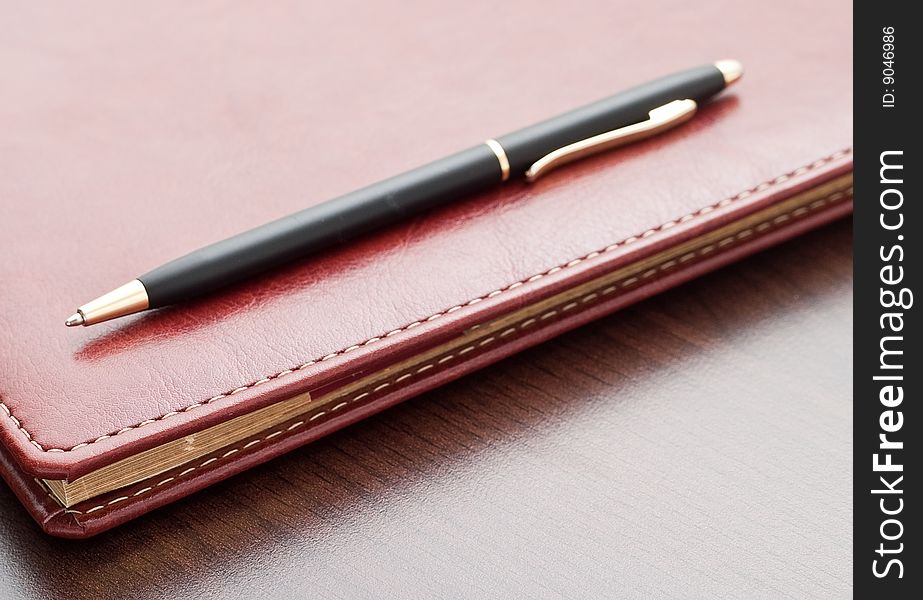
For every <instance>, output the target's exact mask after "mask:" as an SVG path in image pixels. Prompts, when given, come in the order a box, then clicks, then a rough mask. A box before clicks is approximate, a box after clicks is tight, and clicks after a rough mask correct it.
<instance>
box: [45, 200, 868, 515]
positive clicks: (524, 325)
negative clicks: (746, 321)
mask: <svg viewBox="0 0 923 600" xmlns="http://www.w3.org/2000/svg"><path fill="white" fill-rule="evenodd" d="M851 195H852V194H851V192H847V191H840V192H834V193H832V194H830V195H828V196H826V197H824V198H821V199H819V200H815V201H814V202H812V203H811V204H809V205H808V206H801V207H799V208H796V209H794V210H791V211H789V212H787V213H784V214H781V215H779V216H776V217H774V218H772V219H768V220H766V221H763V222H761V223H758V224H757V225H754V226H753V227H749V228H747V229H744V230H742V231H739V232H737V233H735V234H733V235H730V236H727V237H725V238H723V239H721V240H718V241H716V242H714V243H711V244H708V245H707V246H703V247H701V248H697V249H695V250H692V251H690V252H687V253H686V254H683V255H682V256H680V257H678V258H674V259H670V260H667V261H664V262H663V263H661V264H659V265H657V266H655V267H652V268H650V269H648V270H647V271H645V272H644V273H641V274H638V275H633V276H631V277H627V278H625V279H622V280H619V281H616V282H614V283H612V284H610V285H608V286H607V287H605V288H603V289H602V290H598V291H592V292H590V293H589V294H586V295H584V296H582V297H581V298H579V299H577V300H573V301H571V302H569V303H567V304H565V305H564V306H561V307H560V308H553V309H551V310H549V311H547V312H545V313H543V314H542V315H540V316H537V317H530V318H528V319H525V320H523V321H521V322H519V323H516V324H515V325H512V326H511V327H509V328H507V329H505V330H504V331H502V332H501V333H498V334H496V335H492V336H490V337H487V338H484V339H482V340H478V341H477V342H474V343H472V344H470V345H468V346H465V347H464V348H462V349H461V350H457V351H455V352H452V353H450V354H446V355H445V356H442V357H441V358H438V359H436V360H433V361H432V362H429V363H427V364H425V365H423V366H420V367H415V368H413V369H412V370H410V371H408V372H405V373H403V374H401V375H398V376H397V377H395V378H394V379H392V380H390V381H387V382H385V383H381V384H377V385H375V386H374V387H371V386H370V387H368V388H366V389H365V390H363V391H361V392H359V393H358V394H356V395H355V396H353V397H352V398H350V399H349V400H345V401H343V402H340V403H338V404H336V405H335V406H333V407H331V408H329V409H324V410H320V411H318V412H316V413H313V414H312V415H311V416H310V417H308V416H307V415H306V416H305V418H303V419H301V420H299V421H296V422H294V423H292V424H290V425H288V426H287V427H284V428H281V429H278V430H276V431H273V432H272V433H270V434H268V435H266V436H263V437H261V438H258V439H253V440H250V441H249V442H247V443H245V444H243V445H241V446H238V447H237V448H233V449H231V450H228V451H227V452H224V453H223V454H221V455H220V456H213V457H211V458H209V459H207V460H205V461H203V462H202V463H200V464H199V465H196V466H192V467H188V468H186V469H184V470H183V471H181V472H180V473H178V474H176V475H172V476H170V477H166V478H164V479H163V480H161V481H159V482H157V483H155V484H152V485H147V486H144V487H142V488H140V489H138V490H136V491H134V492H131V493H128V492H126V493H125V494H123V495H121V496H118V497H116V498H113V499H112V500H109V501H108V502H105V503H103V504H98V505H96V506H93V507H92V508H89V509H87V510H77V509H65V512H67V513H69V514H73V515H89V514H92V513H95V512H97V511H100V510H102V509H104V508H107V507H110V506H113V505H115V504H119V503H121V502H124V501H126V500H130V499H131V498H135V497H137V496H141V495H144V494H146V493H148V492H150V491H152V490H154V489H156V488H158V487H160V486H163V485H166V484H168V483H170V482H172V481H176V480H177V479H180V478H181V477H185V476H186V475H188V474H190V473H192V472H193V471H196V470H197V469H201V468H204V467H207V466H208V465H211V464H214V463H216V462H218V461H220V460H222V459H225V458H228V457H229V456H232V455H234V454H237V453H238V452H241V451H244V450H249V449H250V448H252V447H253V446H256V445H258V444H261V443H263V442H267V441H269V440H271V439H274V438H276V437H278V436H280V435H284V434H286V433H289V432H292V431H294V430H296V429H299V428H301V427H303V426H304V425H306V424H310V423H311V422H313V421H316V420H317V419H319V418H321V417H323V416H325V415H328V414H332V413H335V412H336V411H338V410H340V409H341V408H343V407H345V406H347V405H349V404H353V403H355V402H359V401H360V400H364V399H366V398H368V397H369V396H371V395H372V394H374V393H376V392H379V391H381V390H384V389H386V388H388V387H391V386H392V385H395V384H398V383H403V382H404V381H407V380H408V379H411V378H413V377H415V376H416V375H420V374H422V373H425V372H426V371H429V370H430V369H433V368H435V367H437V366H440V365H443V364H446V363H449V362H451V361H453V360H455V359H456V358H459V357H461V356H463V355H465V354H467V353H469V352H471V351H473V350H476V349H478V348H482V347H484V346H488V345H490V344H492V343H493V342H495V341H497V340H499V339H503V338H506V337H507V336H510V335H513V334H515V333H517V332H519V331H523V330H526V329H528V328H530V327H531V326H532V325H534V324H535V323H537V322H540V321H546V320H548V319H550V318H553V317H555V316H557V315H559V314H564V313H567V312H569V311H571V310H573V309H574V308H577V307H578V306H579V305H581V304H587V303H589V302H592V301H594V300H597V299H600V298H603V297H605V296H608V295H609V294H612V293H614V292H615V291H616V290H618V289H619V288H622V289H626V288H631V287H633V286H634V285H635V284H637V283H640V282H642V281H644V280H646V279H650V278H652V277H653V276H654V275H657V274H659V273H661V272H667V271H670V270H671V269H673V268H674V267H676V266H677V265H680V264H683V263H686V262H688V261H690V260H692V259H694V258H697V257H706V256H708V255H709V254H711V253H712V252H714V251H715V250H717V249H719V248H721V249H726V248H728V247H730V246H731V245H733V244H734V243H735V242H741V241H743V240H745V239H747V238H749V237H750V236H752V235H754V234H755V233H763V232H765V231H766V230H767V229H769V228H771V227H773V226H774V225H781V224H782V223H784V222H786V221H788V220H790V219H792V218H798V217H801V216H804V215H805V214H807V213H808V212H811V211H814V210H817V209H818V208H821V207H822V206H824V205H826V204H831V203H833V202H836V201H837V200H840V199H842V198H844V197H847V196H851ZM49 495H50V494H49ZM52 498H53V496H52ZM56 501H57V500H56Z"/></svg>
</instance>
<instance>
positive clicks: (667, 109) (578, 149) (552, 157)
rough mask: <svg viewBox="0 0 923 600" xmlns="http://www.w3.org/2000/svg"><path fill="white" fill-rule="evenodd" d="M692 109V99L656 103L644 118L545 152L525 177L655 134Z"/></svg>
mask: <svg viewBox="0 0 923 600" xmlns="http://www.w3.org/2000/svg"><path fill="white" fill-rule="evenodd" d="M695 110H696V103H695V100H674V101H673V102H670V103H669V104H664V105H663V106H658V107H657V108H655V109H654V110H652V111H650V112H649V113H648V119H647V120H646V121H641V122H640V123H635V124H633V125H628V126H625V127H621V128H619V129H614V130H612V131H607V132H606V133H601V134H599V135H594V136H593V137H591V138H587V139H585V140H580V141H579V142H574V143H573V144H568V145H567V146H564V147H563V148H558V149H557V150H555V151H554V152H550V153H548V154H546V155H545V156H543V157H542V158H540V159H538V160H537V161H535V163H534V164H533V165H532V166H531V167H529V170H528V171H526V180H527V181H529V182H532V181H535V180H536V179H538V178H539V177H540V176H541V175H544V174H545V173H547V172H549V171H551V170H553V169H555V168H556V167H560V166H561V165H565V164H567V163H569V162H573V161H575V160H577V159H578V158H583V157H584V156H589V155H591V154H596V153H597V152H602V151H603V150H608V149H609V148H615V147H618V146H624V145H625V144H630V143H632V142H636V141H638V140H643V139H645V138H648V137H651V136H652V135H657V134H658V133H660V132H662V131H666V130H667V129H670V128H673V127H676V126H677V125H680V124H682V123H685V122H686V121H688V120H689V119H691V118H692V116H693V115H694V114H695Z"/></svg>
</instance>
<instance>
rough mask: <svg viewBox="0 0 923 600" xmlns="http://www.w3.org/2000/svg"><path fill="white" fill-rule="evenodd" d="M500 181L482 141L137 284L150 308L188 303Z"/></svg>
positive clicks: (197, 255)
mask: <svg viewBox="0 0 923 600" xmlns="http://www.w3.org/2000/svg"><path fill="white" fill-rule="evenodd" d="M501 180H502V172H501V169H500V164H499V162H498V161H497V156H496V155H495V154H494V153H493V152H492V151H491V150H490V148H489V147H488V146H486V145H484V144H481V145H479V146H475V147H474V148H470V149H468V150H464V151H462V152H459V153H457V154H453V155H451V156H448V157H446V158H443V159H441V160H437V161H435V162H432V163H429V164H427V165H424V166H422V167H419V168H416V169H413V170H412V171H408V172H406V173H403V174H401V175H397V176H395V177H391V178H390V179H386V180H384V181H381V182H379V183H375V184H373V185H370V186H368V187H365V188H362V189H360V190H357V191H355V192H351V193H349V194H346V195H345V196H340V197H338V198H334V199H332V200H328V201H326V202H323V203H321V204H317V205H315V206H312V207H310V208H306V209H304V210H302V211H299V212H297V213H294V214H292V215H289V216H287V217H283V218H281V219H278V220H276V221H272V222H270V223H266V224H265V225H261V226H259V227H257V228H255V229H251V230H249V231H245V232H243V233H240V234H238V235H235V236H233V237H231V238H228V239H225V240H222V241H220V242H216V243H214V244H211V245H210V246H206V247H204V248H201V249H199V250H196V251H194V252H192V253H190V254H187V255H185V256H182V257H180V258H177V259H176V260H173V261H171V262H169V263H166V264H164V265H162V266H160V267H158V268H156V269H154V270H153V271H151V272H149V273H147V274H145V275H142V276H141V277H139V278H138V279H139V280H140V281H141V283H143V284H144V287H145V289H146V290H147V295H148V301H149V305H150V308H157V307H160V306H166V305H168V304H174V303H177V302H182V301H186V300H189V299H191V298H194V297H196V296H200V295H202V294H207V293H210V292H212V291H214V290H217V289H219V288H221V287H224V286H227V285H230V284H233V283H236V282H238V281H241V280H243V279H246V278H248V277H252V276H254V275H256V274H258V273H261V272H263V271H266V270H268V269H271V268H274V267H276V266H279V265H281V264H284V263H287V262H291V261H293V260H295V259H298V258H301V257H304V256H305V255H308V254H311V253H313V252H317V251H320V250H323V249H326V248H329V247H331V246H335V245H337V244H339V243H342V242H345V241H347V240H349V239H351V238H354V237H356V236H360V235H362V234H364V233H368V232H369V231H372V230H374V229H377V228H380V227H385V226H387V225H390V224H392V223H395V222H398V221H401V220H404V219H406V218H408V217H410V216H412V215H415V214H417V213H420V212H424V211H427V210H430V209H433V208H436V207H438V206H441V205H443V204H446V203H448V202H451V201H452V200H455V199H457V198H459V197H461V196H465V195H469V194H474V193H477V192H479V191H483V190H484V189H487V188H489V187H492V186H494V185H496V184H498V183H500V182H501Z"/></svg>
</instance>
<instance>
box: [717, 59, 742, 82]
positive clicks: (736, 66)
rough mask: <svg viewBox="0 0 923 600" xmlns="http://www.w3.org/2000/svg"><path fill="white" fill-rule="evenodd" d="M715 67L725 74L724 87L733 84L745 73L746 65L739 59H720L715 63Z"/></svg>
mask: <svg viewBox="0 0 923 600" xmlns="http://www.w3.org/2000/svg"><path fill="white" fill-rule="evenodd" d="M715 67H716V68H717V69H718V70H719V71H721V74H722V75H724V87H727V86H729V85H731V84H732V83H734V82H735V81H737V80H738V79H740V78H741V77H742V76H743V74H744V66H743V65H742V64H740V61H737V60H732V59H725V60H719V61H718V62H716V63H715Z"/></svg>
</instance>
